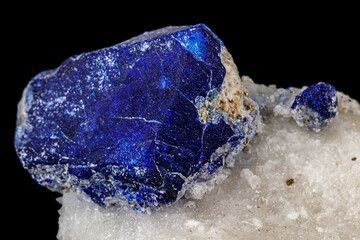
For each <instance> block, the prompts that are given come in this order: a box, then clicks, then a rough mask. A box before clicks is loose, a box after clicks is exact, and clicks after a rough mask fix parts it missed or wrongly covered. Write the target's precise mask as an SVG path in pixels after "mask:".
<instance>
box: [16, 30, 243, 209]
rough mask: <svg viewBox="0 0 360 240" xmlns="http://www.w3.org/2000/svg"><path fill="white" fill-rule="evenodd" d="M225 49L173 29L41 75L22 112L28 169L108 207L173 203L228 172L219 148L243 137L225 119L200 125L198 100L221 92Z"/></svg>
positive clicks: (205, 35)
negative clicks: (201, 180)
mask: <svg viewBox="0 0 360 240" xmlns="http://www.w3.org/2000/svg"><path fill="white" fill-rule="evenodd" d="M223 50H224V45H223V43H222V41H221V40H220V39H219V38H218V37H217V36H216V35H215V34H214V33H212V32H211V31H210V30H209V28H207V27H206V26H205V25H195V26H185V27H166V28H163V29H159V30H155V31H152V32H147V33H144V34H142V35H140V36H138V37H135V38H132V39H130V40H128V41H125V42H123V43H120V44H118V45H115V46H112V47H109V48H104V49H100V50H97V51H94V52H89V53H84V54H80V55H76V56H73V57H70V58H69V59H67V60H66V61H65V62H63V63H62V64H61V65H60V66H59V67H58V68H56V69H54V70H49V71H44V72H41V73H40V74H38V75H37V76H35V77H34V78H33V79H31V81H30V82H29V84H28V86H27V87H26V89H25V91H24V95H23V98H22V100H21V102H20V103H19V110H18V124H17V130H16V135H15V147H16V151H17V154H18V156H19V158H20V160H21V162H22V164H23V166H24V167H25V168H27V169H28V171H29V172H30V174H31V175H32V177H33V178H34V179H35V180H36V181H37V182H38V183H39V184H40V185H43V186H46V187H48V188H50V189H52V190H57V191H62V190H64V189H68V188H71V189H75V190H80V191H82V192H84V193H86V194H87V195H89V196H90V197H91V199H92V200H93V201H94V202H96V203H98V204H99V205H102V206H109V205H113V204H118V203H123V202H125V203H128V204H129V205H131V206H133V207H134V208H136V209H140V210H141V209H145V208H150V209H157V208H159V206H162V205H168V204H170V203H173V202H175V201H176V200H177V199H179V198H180V197H181V196H182V195H183V194H184V185H185V184H188V183H189V182H191V181H196V179H197V178H198V177H199V176H201V175H204V174H213V173H214V172H216V170H217V169H219V168H221V167H222V166H223V165H224V158H225V156H226V154H227V153H228V151H229V150H224V151H223V152H221V153H217V154H215V155H214V152H215V151H216V150H217V149H218V148H220V147H222V146H224V145H225V144H227V143H228V142H229V141H231V144H230V143H229V145H231V146H234V142H235V143H239V142H240V141H241V140H242V138H244V137H245V134H244V135H240V136H239V135H238V134H237V135H236V134H234V130H233V127H232V126H230V125H229V124H228V123H226V121H225V119H224V118H220V119H219V120H218V121H217V122H211V121H209V122H202V121H199V114H198V109H197V107H196V103H195V99H196V98H206V97H207V95H208V93H209V92H210V91H212V92H218V91H217V90H219V89H220V87H221V84H222V83H223V80H224V77H225V73H226V71H225V68H224V66H223V63H222V61H221V58H220V55H221V54H222V51H223ZM245 120H246V119H245ZM242 121H243V122H245V121H244V120H242ZM234 139H236V141H235V140H234ZM247 141H248V140H247ZM235 145H236V144H235Z"/></svg>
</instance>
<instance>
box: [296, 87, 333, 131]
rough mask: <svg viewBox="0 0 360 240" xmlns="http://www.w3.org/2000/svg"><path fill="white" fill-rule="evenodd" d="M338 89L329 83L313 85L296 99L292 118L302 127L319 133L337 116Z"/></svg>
mask: <svg viewBox="0 0 360 240" xmlns="http://www.w3.org/2000/svg"><path fill="white" fill-rule="evenodd" d="M337 103H338V100H337V97H336V89H335V88H334V87H333V86H332V85H330V84H328V83H318V84H315V85H311V86H310V87H308V88H306V89H305V90H303V91H302V92H301V93H300V94H299V95H297V96H296V97H295V100H294V103H293V104H292V106H291V109H292V116H293V118H294V119H295V121H296V122H297V123H298V124H299V125H300V126H306V127H307V128H308V129H310V130H312V131H315V132H319V131H321V130H323V129H325V128H327V127H328V126H329V125H330V123H331V122H332V120H333V119H334V118H335V116H336V111H337Z"/></svg>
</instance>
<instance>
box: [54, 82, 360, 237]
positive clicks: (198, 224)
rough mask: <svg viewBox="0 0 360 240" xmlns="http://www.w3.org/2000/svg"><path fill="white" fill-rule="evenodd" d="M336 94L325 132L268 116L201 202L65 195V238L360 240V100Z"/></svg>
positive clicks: (62, 218)
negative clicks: (139, 207) (139, 205)
mask: <svg viewBox="0 0 360 240" xmlns="http://www.w3.org/2000/svg"><path fill="white" fill-rule="evenodd" d="M259 89H264V86H262V87H261V88H260V87H259ZM255 90H256V89H255ZM251 91H254V89H251ZM337 97H338V109H337V111H338V114H337V116H336V117H335V119H334V121H333V122H332V125H331V126H330V127H329V128H328V129H326V130H324V131H321V132H320V133H315V132H313V131H308V130H305V129H304V128H300V127H298V126H297V125H296V123H295V121H294V119H292V118H288V117H284V116H280V115H279V116H275V117H274V116H272V117H266V118H264V121H263V122H264V126H263V130H262V133H261V134H259V135H258V136H256V137H255V138H254V139H253V141H252V142H251V144H250V145H251V147H248V148H247V149H246V151H243V152H242V153H240V154H239V155H237V156H236V163H235V166H234V170H233V171H232V172H231V174H230V175H229V176H228V177H227V178H226V179H225V180H224V181H223V182H222V183H221V184H219V185H215V187H214V185H211V186H210V187H214V189H213V190H212V191H210V192H208V193H206V194H205V195H204V196H203V198H202V199H200V200H185V199H183V200H180V201H179V202H177V203H176V204H175V205H174V206H171V207H168V208H165V209H163V210H162V211H158V212H156V211H153V212H152V213H151V214H150V215H148V214H141V213H139V212H136V211H133V210H131V209H129V208H125V207H124V208H121V207H113V208H102V207H99V206H98V205H96V204H95V203H93V202H92V201H91V200H89V199H88V198H87V197H84V196H82V195H78V194H76V193H73V192H68V193H65V194H64V196H63V197H62V198H61V199H60V202H61V204H62V208H61V209H60V211H59V212H60V219H59V232H58V236H57V237H58V239H61V240H70V239H71V240H81V239H83V240H85V239H86V240H92V239H102V240H104V239H107V240H110V239H116V240H120V239H359V236H360V227H359V226H360V106H359V104H358V102H356V101H355V100H353V99H350V98H349V97H347V96H346V95H344V94H342V93H339V92H338V95H337ZM275 107H276V106H275ZM276 109H278V108H276ZM276 109H275V110H276ZM275 110H274V111H275ZM270 115H271V114H270ZM233 160H234V159H227V161H228V162H229V163H230V164H231V163H233V162H234V161H233ZM221 174H223V175H224V176H226V175H228V174H229V173H228V172H224V173H219V176H218V179H219V182H221V181H222V180H223V178H222V175H221ZM199 186H200V185H199ZM204 187H205V188H206V187H208V186H206V184H205V185H204ZM199 191H202V190H201V189H199Z"/></svg>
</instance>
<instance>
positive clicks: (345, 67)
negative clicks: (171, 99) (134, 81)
mask: <svg viewBox="0 0 360 240" xmlns="http://www.w3.org/2000/svg"><path fill="white" fill-rule="evenodd" d="M94 2H96V1H94ZM234 3H235V2H234ZM89 4H90V6H89ZM210 4H211V6H209V5H210ZM215 4H216V5H215ZM179 5H181V6H179ZM164 6H165V7H164ZM166 6H167V7H166ZM85 7H86V8H85ZM88 7H90V8H88ZM156 9H157V10H156ZM355 9H356V8H355V7H354V6H345V5H341V6H339V5H335V4H334V5H329V4H328V3H327V4H324V5H320V6H314V5H313V4H312V5H307V6H303V5H293V6H290V5H279V6H275V5H270V6H267V5H266V6H265V5H261V4H258V5H257V6H251V7H249V6H244V5H242V4H239V5H232V4H230V3H228V2H227V3H225V1H224V3H221V2H213V3H210V2H209V1H208V5H201V6H199V7H195V6H193V4H186V3H183V2H181V3H179V2H168V3H167V4H166V5H155V4H145V5H144V4H142V3H135V4H133V5H129V6H125V5H121V4H120V5H111V4H109V5H106V6H98V5H95V4H94V5H93V6H91V3H88V4H87V5H86V6H81V5H80V6H78V7H76V8H75V6H73V5H65V4H62V5H54V6H47V5H41V6H33V5H29V6H24V5H21V6H20V5H19V6H11V7H10V6H9V7H8V8H7V9H4V13H3V15H4V16H3V17H2V23H1V26H2V35H3V36H2V40H1V41H2V60H3V63H2V67H1V69H2V73H3V77H2V84H3V85H2V96H1V97H2V102H1V103H2V104H1V105H2V107H3V108H4V107H5V110H4V111H3V112H2V114H1V115H2V118H3V119H5V120H6V125H3V128H4V129H5V133H6V134H5V144H4V145H3V146H2V150H5V157H3V159H2V162H3V163H4V164H3V165H2V166H1V169H2V174H1V178H2V187H3V191H2V193H1V199H2V201H3V200H5V203H4V204H3V205H2V206H3V207H4V208H5V210H6V219H4V220H5V221H6V225H7V227H6V229H8V230H10V229H12V230H11V231H10V232H11V233H9V234H10V235H8V236H11V239H22V238H24V237H25V236H26V237H27V238H31V239H55V236H56V233H57V228H58V213H57V210H58V209H59V208H60V205H59V204H58V203H57V201H56V198H57V197H59V196H60V194H58V193H53V192H50V191H49V190H47V189H45V188H43V187H40V186H38V185H37V184H36V183H35V182H34V181H33V180H32V179H31V177H30V176H29V174H28V173H27V171H26V170H24V169H23V168H22V166H21V164H20V162H19V160H18V158H17V156H16V153H15V150H14V147H13V137H14V130H15V124H16V105H17V102H18V101H19V100H20V98H21V94H22V90H23V89H24V87H25V86H26V84H27V82H28V81H29V80H30V79H31V78H32V77H33V76H35V75H36V74H37V73H39V72H40V71H42V70H46V69H52V68H56V67H57V66H58V65H59V64H60V63H61V62H62V61H64V60H65V59H66V58H68V57H70V56H72V55H74V54H79V53H82V52H88V51H92V50H96V49H99V48H103V47H107V46H111V45H114V44H116V43H119V42H122V41H124V40H126V39H129V38H130V37H133V36H136V35H139V34H141V33H142V32H144V31H150V30H153V29H157V28H161V27H165V26H169V25H189V24H197V23H204V24H206V25H207V26H208V27H209V28H210V29H211V30H212V31H213V32H215V33H216V34H217V35H218V36H219V37H220V38H221V39H222V40H223V42H224V43H225V46H226V47H227V48H228V50H229V51H230V53H231V54H232V55H233V58H234V60H235V63H236V64H237V66H238V69H239V71H240V74H241V75H249V76H250V77H251V78H253V79H254V81H256V82H257V83H264V84H276V85H277V86H279V87H288V86H295V87H301V86H304V85H311V84H314V83H317V82H321V81H323V82H329V83H331V84H333V85H334V86H335V87H336V89H337V90H340V91H343V92H345V93H347V94H349V95H350V96H351V97H353V98H356V99H358V100H359V99H360V93H359V85H358V81H359V79H358V75H357V71H356V70H358V69H359V49H358V43H359V37H358V31H359V25H358V24H357V22H359V18H358V16H357V15H356V14H355V11H354V10H355ZM7 10H8V14H7ZM3 156H4V155H3ZM4 236H5V233H4Z"/></svg>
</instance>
